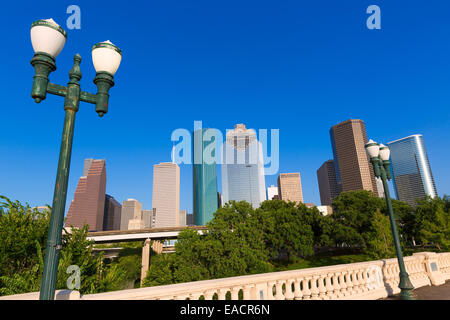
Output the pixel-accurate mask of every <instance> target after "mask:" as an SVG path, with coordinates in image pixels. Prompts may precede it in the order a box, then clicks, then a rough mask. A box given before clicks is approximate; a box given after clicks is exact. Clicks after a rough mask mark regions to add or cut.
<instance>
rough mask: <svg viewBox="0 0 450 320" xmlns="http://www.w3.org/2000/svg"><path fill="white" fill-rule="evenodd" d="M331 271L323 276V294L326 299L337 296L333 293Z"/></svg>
mask: <svg viewBox="0 0 450 320" xmlns="http://www.w3.org/2000/svg"><path fill="white" fill-rule="evenodd" d="M333 275H334V274H333V273H328V274H327V277H326V278H325V289H326V294H325V298H326V299H327V300H328V299H331V300H333V299H335V298H337V296H336V295H335V294H334V287H333V284H332V281H333V280H332V279H333Z"/></svg>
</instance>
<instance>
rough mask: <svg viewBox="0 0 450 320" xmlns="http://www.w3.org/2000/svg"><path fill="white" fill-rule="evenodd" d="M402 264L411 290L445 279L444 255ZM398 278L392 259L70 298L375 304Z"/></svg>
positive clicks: (449, 275)
mask: <svg viewBox="0 0 450 320" xmlns="http://www.w3.org/2000/svg"><path fill="white" fill-rule="evenodd" d="M433 263H434V264H435V265H432V264H433ZM405 265H406V269H407V272H408V273H409V274H410V278H411V282H412V283H413V285H414V287H415V288H419V287H423V286H427V285H431V284H433V285H437V284H439V283H441V282H442V281H438V282H436V281H433V280H432V278H433V277H435V279H437V278H438V277H439V276H440V277H442V278H443V279H445V280H449V279H450V253H439V254H436V253H429V252H421V253H417V254H414V255H413V256H410V257H405ZM398 274H399V268H398V264H397V259H386V260H376V261H368V262H360V263H352V264H342V265H335V266H326V267H319V268H309V269H299V270H291V271H281V272H270V273H262V274H254V275H246V276H239V277H231V278H223V279H214V280H203V281H195V282H188V283H178V284H172V285H165V286H156V287H147V288H138V289H129V290H120V291H113V292H105V293H97V294H88V295H84V296H81V297H80V296H79V295H76V294H72V295H70V296H71V298H72V299H73V298H75V299H76V298H78V297H79V299H81V300H185V299H190V300H197V299H199V298H200V297H202V296H203V298H204V299H205V300H211V299H213V298H214V297H217V298H218V299H219V300H225V299H226V298H227V296H229V298H231V299H232V300H238V299H240V298H243V299H244V300H366V299H367V300H375V299H382V298H386V297H387V296H389V295H394V294H396V293H398V291H399V290H398V287H397V285H398V281H399V279H398V278H399V275H398ZM21 296H22V298H24V297H23V295H16V296H6V297H0V299H2V300H3V299H10V300H14V299H22V298H21ZM38 296H39V295H38V293H35V297H36V299H37V298H38ZM27 298H32V294H27Z"/></svg>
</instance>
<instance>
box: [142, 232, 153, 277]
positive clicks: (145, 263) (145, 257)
mask: <svg viewBox="0 0 450 320" xmlns="http://www.w3.org/2000/svg"><path fill="white" fill-rule="evenodd" d="M150 243H151V241H150V239H147V240H145V242H144V246H143V247H142V264H141V285H142V282H143V281H144V279H145V277H146V276H147V271H148V268H149V267H150Z"/></svg>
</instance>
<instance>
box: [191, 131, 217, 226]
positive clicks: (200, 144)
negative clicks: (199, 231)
mask: <svg viewBox="0 0 450 320" xmlns="http://www.w3.org/2000/svg"><path fill="white" fill-rule="evenodd" d="M215 133H216V131H215V129H206V128H204V129H198V130H195V131H194V135H193V136H194V137H193V140H192V143H193V147H192V150H193V157H194V161H193V183H194V192H193V196H194V199H193V203H194V219H195V222H194V223H195V225H198V226H203V225H205V224H206V223H208V222H209V221H210V220H211V219H212V218H213V217H214V213H215V212H216V211H217V171H216V153H215V144H216V139H215V138H216V134H215Z"/></svg>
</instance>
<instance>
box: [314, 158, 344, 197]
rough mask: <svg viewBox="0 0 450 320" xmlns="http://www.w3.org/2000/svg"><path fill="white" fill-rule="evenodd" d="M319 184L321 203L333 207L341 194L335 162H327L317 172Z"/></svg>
mask: <svg viewBox="0 0 450 320" xmlns="http://www.w3.org/2000/svg"><path fill="white" fill-rule="evenodd" d="M317 182H318V183H319V192H320V202H321V203H322V205H324V206H325V205H328V206H329V205H331V202H332V200H333V199H334V198H336V197H337V196H338V195H339V193H340V190H339V185H338V183H337V178H336V169H335V167H334V161H333V160H328V161H325V162H324V163H323V164H322V165H321V166H320V168H319V169H318V170H317Z"/></svg>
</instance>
